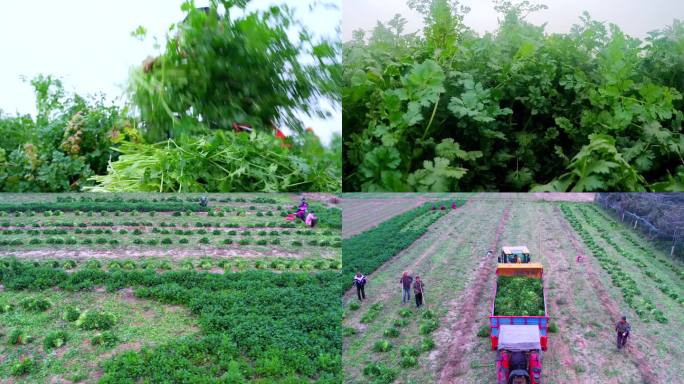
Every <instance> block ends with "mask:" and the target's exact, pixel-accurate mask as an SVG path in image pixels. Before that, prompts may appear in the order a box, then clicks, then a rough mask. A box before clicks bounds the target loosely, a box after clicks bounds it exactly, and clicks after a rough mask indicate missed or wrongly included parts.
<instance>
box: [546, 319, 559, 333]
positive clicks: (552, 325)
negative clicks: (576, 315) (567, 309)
mask: <svg viewBox="0 0 684 384" xmlns="http://www.w3.org/2000/svg"><path fill="white" fill-rule="evenodd" d="M548 331H549V332H551V333H558V325H556V323H553V322H550V323H549V329H548Z"/></svg>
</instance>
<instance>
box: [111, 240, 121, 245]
mask: <svg viewBox="0 0 684 384" xmlns="http://www.w3.org/2000/svg"><path fill="white" fill-rule="evenodd" d="M109 245H119V240H117V239H111V240H109Z"/></svg>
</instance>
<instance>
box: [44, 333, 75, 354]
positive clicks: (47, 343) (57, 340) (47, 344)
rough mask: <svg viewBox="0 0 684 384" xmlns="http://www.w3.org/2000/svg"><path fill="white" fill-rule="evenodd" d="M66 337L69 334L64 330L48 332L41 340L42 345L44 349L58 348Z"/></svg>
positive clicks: (64, 342)
mask: <svg viewBox="0 0 684 384" xmlns="http://www.w3.org/2000/svg"><path fill="white" fill-rule="evenodd" d="M68 338H69V336H68V335H67V333H66V332H64V331H54V332H50V333H49V334H48V335H47V336H45V339H44V340H43V347H44V348H45V350H46V351H49V350H50V349H52V348H59V347H61V346H62V345H64V344H66V342H67V340H68Z"/></svg>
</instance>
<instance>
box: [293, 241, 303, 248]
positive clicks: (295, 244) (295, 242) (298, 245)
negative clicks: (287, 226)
mask: <svg viewBox="0 0 684 384" xmlns="http://www.w3.org/2000/svg"><path fill="white" fill-rule="evenodd" d="M292 245H294V246H295V247H301V246H302V245H303V244H302V242H301V241H297V240H295V241H293V242H292Z"/></svg>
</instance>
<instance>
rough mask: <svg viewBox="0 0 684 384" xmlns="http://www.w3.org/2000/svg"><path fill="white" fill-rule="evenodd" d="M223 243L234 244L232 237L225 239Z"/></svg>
mask: <svg viewBox="0 0 684 384" xmlns="http://www.w3.org/2000/svg"><path fill="white" fill-rule="evenodd" d="M223 244H233V240H232V239H223Z"/></svg>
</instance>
